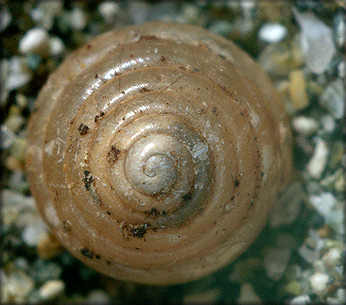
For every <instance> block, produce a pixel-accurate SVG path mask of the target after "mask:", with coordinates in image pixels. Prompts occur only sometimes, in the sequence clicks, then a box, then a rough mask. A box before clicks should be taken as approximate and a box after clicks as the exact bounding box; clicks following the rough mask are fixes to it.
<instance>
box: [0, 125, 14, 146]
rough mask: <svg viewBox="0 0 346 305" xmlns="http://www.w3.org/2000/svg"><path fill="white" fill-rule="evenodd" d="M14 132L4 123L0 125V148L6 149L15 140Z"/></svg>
mask: <svg viewBox="0 0 346 305" xmlns="http://www.w3.org/2000/svg"><path fill="white" fill-rule="evenodd" d="M15 138H16V136H15V134H14V132H13V131H12V130H11V129H10V128H8V127H7V126H6V125H2V124H1V125H0V149H8V148H9V147H10V146H11V145H12V144H13V142H14V141H15Z"/></svg>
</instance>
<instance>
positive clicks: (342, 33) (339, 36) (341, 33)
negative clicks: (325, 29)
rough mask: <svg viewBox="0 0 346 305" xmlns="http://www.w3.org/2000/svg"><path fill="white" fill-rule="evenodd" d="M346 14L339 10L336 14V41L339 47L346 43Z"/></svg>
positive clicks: (334, 20) (334, 21)
mask: <svg viewBox="0 0 346 305" xmlns="http://www.w3.org/2000/svg"><path fill="white" fill-rule="evenodd" d="M344 18H345V15H344V14H343V12H342V11H339V12H337V13H336V14H335V15H334V18H333V23H334V41H335V43H336V45H337V47H338V48H343V47H344V45H345V37H346V26H345V19H344Z"/></svg>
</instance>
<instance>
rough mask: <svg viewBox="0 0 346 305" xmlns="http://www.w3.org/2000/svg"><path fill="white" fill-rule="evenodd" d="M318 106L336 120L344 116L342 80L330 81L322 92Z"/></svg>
mask: <svg viewBox="0 0 346 305" xmlns="http://www.w3.org/2000/svg"><path fill="white" fill-rule="evenodd" d="M320 104H321V105H322V106H324V107H325V108H327V110H328V111H329V113H330V114H331V115H332V116H333V117H334V118H336V119H342V118H343V116H344V105H345V88H344V82H343V81H342V79H336V80H334V81H332V82H331V83H330V84H329V85H328V86H327V88H326V89H325V90H324V91H323V93H322V95H321V99H320Z"/></svg>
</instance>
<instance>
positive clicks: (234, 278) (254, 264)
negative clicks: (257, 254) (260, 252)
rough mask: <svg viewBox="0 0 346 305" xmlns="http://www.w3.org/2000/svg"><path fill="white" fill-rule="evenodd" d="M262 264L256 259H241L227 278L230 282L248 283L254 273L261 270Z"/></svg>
mask: <svg viewBox="0 0 346 305" xmlns="http://www.w3.org/2000/svg"><path fill="white" fill-rule="evenodd" d="M262 265H263V262H262V261H261V260H259V259H258V258H249V259H243V260H241V261H239V262H237V264H235V267H234V269H233V271H232V273H231V274H230V276H229V280H230V281H231V282H236V283H242V282H247V281H250V280H251V279H252V277H253V275H254V273H255V272H256V271H257V270H259V269H262Z"/></svg>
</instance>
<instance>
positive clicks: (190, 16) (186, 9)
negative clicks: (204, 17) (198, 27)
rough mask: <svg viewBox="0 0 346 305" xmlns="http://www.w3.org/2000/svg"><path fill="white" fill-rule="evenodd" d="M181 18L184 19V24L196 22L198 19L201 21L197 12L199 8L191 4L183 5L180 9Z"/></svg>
mask: <svg viewBox="0 0 346 305" xmlns="http://www.w3.org/2000/svg"><path fill="white" fill-rule="evenodd" d="M181 12H182V13H181V14H182V17H183V18H184V20H185V22H192V23H193V22H197V23H198V19H201V15H200V12H199V8H198V7H197V6H196V5H193V4H184V5H183V7H182V9H181Z"/></svg>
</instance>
